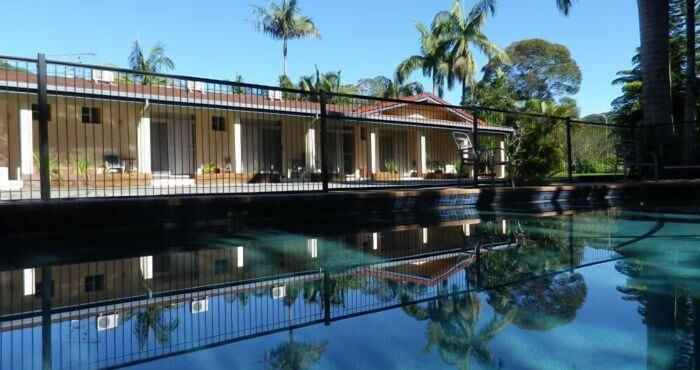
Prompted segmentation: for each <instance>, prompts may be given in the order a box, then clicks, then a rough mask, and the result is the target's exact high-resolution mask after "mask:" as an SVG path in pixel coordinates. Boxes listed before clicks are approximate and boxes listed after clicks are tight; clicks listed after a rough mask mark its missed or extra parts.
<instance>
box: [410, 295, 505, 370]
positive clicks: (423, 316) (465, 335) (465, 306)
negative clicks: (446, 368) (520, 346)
mask: <svg viewBox="0 0 700 370" xmlns="http://www.w3.org/2000/svg"><path fill="white" fill-rule="evenodd" d="M404 311H405V312H406V313H407V314H408V315H409V316H412V317H414V318H415V319H416V320H421V321H422V320H429V324H428V333H427V339H428V343H427V345H426V350H432V349H433V347H436V348H437V350H438V352H439V353H440V358H441V359H442V360H443V361H444V362H445V364H448V365H451V366H455V367H456V368H458V369H469V368H470V365H469V363H470V361H471V358H474V359H476V360H477V361H478V362H479V363H480V364H481V365H482V366H487V367H493V366H494V365H495V361H494V358H493V355H492V353H491V351H490V350H489V342H490V341H491V340H492V339H493V338H494V337H495V336H496V335H497V334H498V333H500V332H501V330H503V329H504V328H505V327H506V326H507V325H508V324H509V323H511V322H512V321H513V318H514V317H515V313H516V311H515V309H511V310H509V311H507V312H506V313H505V314H504V315H501V314H495V315H494V316H493V317H492V318H491V319H490V320H489V321H488V322H487V323H486V324H485V325H483V326H481V327H480V326H479V321H480V315H481V302H480V301H479V298H478V297H477V296H476V295H475V294H473V293H467V294H457V293H452V294H449V295H447V296H443V297H441V298H438V299H436V300H434V301H430V302H429V303H428V304H427V306H425V307H423V306H421V305H412V306H406V307H404Z"/></svg>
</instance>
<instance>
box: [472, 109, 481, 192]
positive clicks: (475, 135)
mask: <svg viewBox="0 0 700 370" xmlns="http://www.w3.org/2000/svg"><path fill="white" fill-rule="evenodd" d="M478 122H479V114H478V111H476V110H475V111H474V113H472V133H473V141H474V142H473V143H472V146H474V165H473V166H472V168H473V169H474V173H473V176H474V179H473V181H474V186H475V187H479V165H480V163H481V158H480V156H479V124H478Z"/></svg>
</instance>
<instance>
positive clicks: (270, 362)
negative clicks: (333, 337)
mask: <svg viewBox="0 0 700 370" xmlns="http://www.w3.org/2000/svg"><path fill="white" fill-rule="evenodd" d="M302 294H303V296H304V299H305V300H307V301H311V300H312V299H313V300H315V299H316V297H317V295H318V294H317V290H316V289H314V287H313V286H311V285H310V284H292V285H289V286H287V287H286V295H285V297H284V298H283V301H284V305H285V306H287V314H288V320H289V324H290V329H289V331H288V335H289V336H288V338H287V342H285V343H281V344H280V345H278V346H277V347H275V348H274V349H272V350H270V351H268V352H267V353H266V354H265V363H266V365H267V367H268V368H269V369H280V370H302V369H310V368H311V367H313V366H314V365H315V364H316V363H317V362H318V361H319V360H320V359H321V356H322V355H323V353H324V352H325V351H326V347H327V342H321V343H304V342H297V341H295V340H294V329H293V321H294V310H293V306H294V304H295V303H296V301H297V299H298V298H299V296H300V295H302Z"/></svg>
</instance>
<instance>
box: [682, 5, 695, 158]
mask: <svg viewBox="0 0 700 370" xmlns="http://www.w3.org/2000/svg"><path fill="white" fill-rule="evenodd" d="M686 13H687V14H686V18H685V33H686V55H687V57H686V71H685V72H686V76H685V90H686V92H685V112H684V115H683V116H684V121H685V122H683V144H684V145H683V162H684V163H685V164H689V163H690V162H691V160H693V159H694V156H695V125H696V123H695V120H696V106H695V104H696V103H695V100H696V99H695V79H696V76H695V0H686Z"/></svg>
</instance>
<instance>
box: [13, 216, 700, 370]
mask: <svg viewBox="0 0 700 370" xmlns="http://www.w3.org/2000/svg"><path fill="white" fill-rule="evenodd" d="M655 225H656V221H655V220H647V219H643V220H638V219H634V218H628V217H627V216H625V214H621V213H619V212H617V211H604V212H590V213H583V214H580V215H576V216H563V217H546V218H541V217H526V216H519V217H508V218H504V217H502V216H500V215H489V214H482V215H480V217H474V218H471V219H459V220H454V221H449V222H445V223H442V224H439V225H432V226H427V225H394V226H391V227H385V226H383V227H381V228H375V229H372V228H367V229H364V230H361V231H347V232H340V231H339V228H338V227H335V228H333V229H332V230H333V231H332V232H329V233H327V234H324V233H322V232H319V231H318V230H313V231H309V230H307V231H306V232H304V231H298V230H297V231H295V232H294V233H286V232H283V231H280V230H265V229H248V230H237V231H235V232H221V233H219V232H217V233H208V234H203V235H201V236H199V237H197V238H190V239H188V240H189V241H190V242H192V241H193V240H194V245H191V244H190V245H187V246H182V245H178V244H177V242H178V241H177V240H174V241H172V243H173V244H170V245H168V246H167V248H166V249H164V251H163V252H161V253H153V252H149V253H148V254H143V253H139V252H138V249H132V250H135V251H136V253H135V254H134V255H122V256H115V258H111V259H103V260H95V259H94V256H82V257H79V258H77V259H78V260H76V258H73V259H71V262H65V263H60V262H59V263H55V264H51V265H45V266H42V267H36V265H31V264H28V265H23V266H16V267H14V268H12V269H8V270H7V271H0V369H41V368H44V369H102V368H113V367H124V366H131V365H137V364H140V363H149V362H151V361H158V360H161V359H168V358H170V359H175V360H173V361H176V362H175V363H177V359H178V358H179V357H172V356H178V355H180V354H184V353H188V352H193V351H195V352H197V351H201V352H206V351H203V350H204V349H207V348H212V347H217V346H222V345H231V346H249V345H252V344H250V343H253V342H255V343H259V344H256V345H255V346H256V347H251V348H252V349H250V350H249V351H242V352H240V353H239V352H237V353H238V357H237V359H236V361H242V362H241V363H239V366H238V367H241V368H250V367H260V366H265V367H268V368H272V369H312V368H325V367H329V365H330V364H329V363H328V361H331V360H330V359H335V360H338V358H339V356H340V357H342V358H346V359H348V358H349V359H348V361H351V359H352V356H353V355H352V354H351V353H349V352H348V351H343V349H346V348H352V347H353V346H359V345H361V344H362V342H363V341H365V340H371V338H362V337H361V336H360V335H359V333H361V332H363V331H364V330H367V329H368V328H366V327H363V323H364V322H366V320H367V319H368V318H369V317H371V316H375V315H381V314H383V313H386V314H387V315H390V316H389V317H390V318H391V320H396V321H397V322H399V321H401V320H409V321H410V322H409V323H406V322H405V321H404V323H403V324H402V326H400V327H399V326H392V325H391V324H387V325H389V326H388V327H387V328H386V329H385V330H387V331H388V332H387V333H382V335H387V336H390V335H392V336H393V338H395V339H396V338H402V339H404V340H408V341H410V340H413V341H415V345H416V346H419V347H418V348H416V350H415V351H412V352H410V353H408V354H404V357H407V356H408V357H407V358H411V356H413V357H415V358H417V359H418V360H416V361H417V363H423V362H424V363H425V364H430V365H429V366H424V367H428V368H434V367H438V368H439V367H448V368H471V366H476V367H477V368H532V367H538V368H545V367H547V366H539V365H538V366H533V364H529V363H525V362H523V361H522V358H519V357H517V353H516V351H514V348H513V347H511V346H513V343H514V342H521V343H529V341H530V339H532V340H533V343H535V342H537V340H544V339H543V338H548V336H550V335H551V338H550V340H552V341H553V344H551V345H561V344H562V343H561V341H562V338H560V337H557V336H560V335H564V334H561V333H564V332H566V330H570V329H569V328H579V329H577V330H581V329H580V327H581V325H582V324H581V323H582V322H585V320H591V317H593V319H598V318H600V315H597V316H591V315H590V314H587V315H584V317H583V319H582V318H581V315H583V314H582V312H584V311H586V307H588V310H589V311H590V310H591V307H595V305H596V304H597V303H596V302H595V301H593V300H592V299H589V298H590V297H589V296H590V295H591V294H593V295H594V296H595V295H596V294H597V295H600V294H601V292H602V290H601V288H600V287H601V285H600V282H596V280H593V282H592V283H591V280H590V278H589V277H587V275H586V273H587V270H586V269H579V267H580V266H587V265H592V264H598V263H603V262H607V261H617V262H615V266H616V268H617V271H613V272H612V273H611V274H613V275H609V276H606V277H605V279H618V278H620V279H626V280H620V281H621V283H619V284H617V286H613V287H612V291H608V290H605V291H606V292H608V293H606V294H618V295H619V294H622V296H623V297H624V298H625V299H628V300H629V301H628V303H624V302H623V301H622V300H619V298H618V297H617V296H616V297H615V299H614V300H612V301H608V302H607V304H612V305H621V304H629V302H632V304H635V305H638V307H639V314H640V316H641V317H642V318H643V320H644V324H645V325H646V330H647V331H646V333H645V337H646V338H647V341H646V346H647V348H648V349H647V351H646V353H645V354H644V356H646V357H645V359H644V362H645V365H646V366H648V368H650V369H669V368H687V369H690V368H694V366H695V364H697V363H698V361H697V360H696V356H697V354H696V351H695V350H694V348H698V346H696V345H695V341H697V340H700V339H698V338H700V336H698V335H696V332H697V331H698V325H697V321H698V320H695V317H696V313H697V312H698V308H699V307H698V298H699V297H700V289H698V287H699V286H700V285H698V284H700V283H699V282H700V276H697V275H698V274H700V272H699V270H698V269H697V267H696V266H697V265H698V262H700V251H698V250H697V248H693V247H697V240H696V239H693V238H687V239H684V240H682V241H679V240H676V241H675V242H676V244H675V245H680V246H681V247H679V248H675V249H674V251H675V252H674V253H675V254H673V255H672V254H670V253H667V251H665V250H663V248H659V245H660V244H659V241H658V240H655V239H654V238H655V237H663V235H662V234H663V233H664V232H668V233H670V234H669V235H676V234H684V235H685V234H688V233H687V232H685V231H684V230H681V231H682V232H681V231H679V230H669V229H668V225H667V226H666V227H665V228H658V227H657V228H656V229H655ZM693 226H694V224H693ZM678 227H681V228H688V227H689V226H687V225H686V226H678ZM649 230H655V231H654V233H652V234H653V235H652V234H649ZM669 237H670V236H669ZM683 245H685V247H682V246H683ZM202 246H203V247H202ZM618 246H622V247H621V248H618ZM80 258H82V259H83V261H79V259H80ZM600 266H603V265H600ZM618 280H619V279H618ZM591 284H592V285H591ZM616 287H617V290H619V292H620V293H618V292H617V291H616V290H615V288H616ZM395 308H400V309H399V310H394V309H395ZM387 310H388V311H387ZM582 320H583V321H582ZM340 322H351V323H353V324H352V327H353V329H352V331H351V334H348V333H345V334H343V335H344V337H342V338H343V339H340V338H341V337H339V338H336V337H335V335H334V334H333V333H334V330H340V329H336V328H338V327H340V326H342V325H341V324H340ZM411 323H413V324H411ZM323 324H325V326H324V325H323ZM411 325H419V326H417V327H416V326H411ZM608 325H614V323H609V324H608ZM319 328H327V330H328V331H325V332H320V331H319V330H320V329H319ZM309 331H313V332H315V333H317V334H318V333H326V334H328V335H321V334H318V335H313V336H309V334H308V333H309ZM41 333H45V334H46V336H43V337H42V335H41ZM338 333H339V334H341V332H340V331H338ZM537 334H539V335H544V336H545V337H539V339H538V337H536V335H537ZM568 335H570V334H568ZM42 338H43V340H44V342H43V343H42ZM642 338H644V336H643V337H642ZM563 339H564V340H566V338H563ZM587 340H589V341H590V340H591V338H588V339H587ZM234 343H235V344H234ZM383 343H390V344H385V345H387V346H389V348H388V349H387V350H386V351H384V352H386V353H394V352H397V353H400V352H401V351H402V350H403V349H402V348H400V347H396V348H391V346H392V344H391V341H388V340H385V341H384V342H383ZM420 348H422V349H423V351H420ZM338 351H341V353H342V354H339V353H338ZM407 351H408V350H407ZM608 355H610V356H612V354H610V353H609V354H608ZM363 356H364V355H363ZM366 356H367V358H371V356H372V355H371V354H370V353H367V354H366ZM374 356H378V354H374ZM574 357H575V356H574ZM374 360H377V361H379V360H385V359H382V358H375V359H374ZM579 360H581V359H579ZM246 361H247V362H246ZM532 361H539V360H532ZM571 361H573V359H572V360H571ZM581 361H584V360H581ZM586 361H588V360H586ZM378 363H379V362H378ZM572 363H573V362H571V363H566V364H564V365H562V364H563V363H562V362H559V363H558V365H556V366H555V365H552V366H550V368H566V367H569V368H571V367H572V366H573V365H571V364H572ZM584 363H585V362H584ZM383 364H384V365H385V366H383V367H387V368H404V367H411V366H409V365H408V364H405V363H402V362H401V361H399V359H396V360H395V361H394V360H392V361H389V362H386V363H383ZM225 365H226V367H224V368H229V367H230V366H228V365H229V364H225ZM183 366H184V365H183ZM232 366H233V367H236V366H235V365H232ZM377 366H379V365H377ZM581 366H582V367H577V368H586V366H583V365H581ZM339 367H343V366H340V365H339ZM415 367H420V366H415ZM574 367H575V366H574ZM589 367H590V366H589ZM213 368H214V369H216V368H218V367H216V366H215V367H213Z"/></svg>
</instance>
